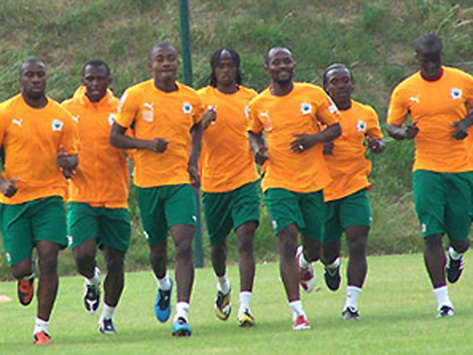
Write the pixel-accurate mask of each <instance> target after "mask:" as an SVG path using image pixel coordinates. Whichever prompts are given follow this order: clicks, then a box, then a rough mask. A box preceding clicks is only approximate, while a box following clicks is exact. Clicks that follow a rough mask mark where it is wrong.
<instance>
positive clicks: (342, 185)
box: [324, 100, 383, 201]
mask: <svg viewBox="0 0 473 355" xmlns="http://www.w3.org/2000/svg"><path fill="white" fill-rule="evenodd" d="M340 125H341V126H342V135H341V136H340V137H338V138H337V139H335V140H334V147H333V151H332V152H333V154H331V155H330V154H326V155H324V157H325V162H326V163H327V167H328V170H329V172H330V177H331V178H332V181H331V182H330V183H329V184H328V185H327V186H326V187H325V188H324V199H325V201H333V200H337V199H339V198H342V197H345V196H348V195H351V194H353V193H355V192H357V191H359V190H361V189H363V188H365V187H368V186H370V183H369V182H368V175H369V174H370V172H371V161H370V160H368V159H366V156H365V152H366V148H365V145H364V141H365V137H370V138H378V139H381V138H383V133H382V132H381V129H380V127H379V122H378V115H377V114H376V112H375V110H374V109H373V108H372V107H370V106H366V105H362V104H360V103H359V102H356V101H354V100H352V101H351V107H350V108H349V109H348V110H342V111H340Z"/></svg>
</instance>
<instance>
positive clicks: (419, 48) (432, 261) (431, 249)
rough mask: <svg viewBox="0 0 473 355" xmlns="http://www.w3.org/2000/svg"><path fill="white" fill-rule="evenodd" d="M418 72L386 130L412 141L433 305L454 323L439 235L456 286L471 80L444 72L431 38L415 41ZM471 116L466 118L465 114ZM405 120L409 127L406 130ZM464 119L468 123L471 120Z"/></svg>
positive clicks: (467, 210)
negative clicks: (445, 240)
mask: <svg viewBox="0 0 473 355" xmlns="http://www.w3.org/2000/svg"><path fill="white" fill-rule="evenodd" d="M415 50H416V58H417V61H418V63H419V67H420V70H419V71H418V72H417V73H415V74H413V75H411V76H410V77H408V78H407V79H405V80H404V81H402V82H401V83H400V84H399V85H398V86H397V87H396V88H395V89H394V91H393V93H392V95H391V102H390V104H389V110H388V117H387V124H386V130H387V132H388V133H389V135H390V136H392V137H393V138H395V139H398V140H403V139H413V138H415V144H416V152H415V160H414V166H413V171H414V174H413V192H414V203H415V208H416V212H417V217H418V219H419V222H420V226H421V232H422V236H423V237H424V242H425V250H424V261H425V266H426V268H427V272H428V274H429V277H430V281H431V282H432V285H433V288H434V294H435V296H436V299H437V306H438V307H437V310H438V314H437V316H438V317H449V316H453V315H454V312H453V305H452V302H451V300H450V298H449V296H448V289H447V284H446V280H445V265H446V258H445V252H444V250H443V248H442V236H443V235H444V234H447V236H448V238H449V240H450V246H449V247H448V250H447V255H448V264H447V268H446V271H447V278H448V281H449V282H451V283H454V282H456V281H457V280H458V279H459V278H460V275H461V273H462V270H463V255H464V253H465V252H466V251H467V250H468V247H469V245H470V242H469V239H468V233H469V231H470V226H471V218H472V208H473V201H472V198H473V197H472V196H473V172H472V170H473V166H472V164H471V163H470V162H469V159H468V150H469V149H471V147H469V146H468V144H466V141H465V140H463V139H464V138H465V137H466V136H467V134H468V127H469V126H470V125H471V124H472V123H473V119H472V115H471V114H470V113H471V112H470V110H471V107H473V77H472V76H470V75H468V74H466V73H464V72H462V71H460V70H458V69H454V68H449V67H446V66H443V65H442V40H441V39H440V38H439V37H437V36H436V35H433V34H426V35H422V36H420V37H419V38H417V40H416V41H415ZM469 114H470V115H469ZM408 115H410V121H411V122H410V123H409V124H408V125H407V126H404V127H403V123H404V122H405V121H406V120H407V117H408ZM468 115H469V116H468Z"/></svg>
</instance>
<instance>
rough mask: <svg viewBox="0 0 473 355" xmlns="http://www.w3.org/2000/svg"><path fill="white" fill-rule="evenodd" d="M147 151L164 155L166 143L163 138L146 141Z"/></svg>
mask: <svg viewBox="0 0 473 355" xmlns="http://www.w3.org/2000/svg"><path fill="white" fill-rule="evenodd" d="M148 143H149V144H148V147H147V149H148V150H151V151H153V152H155V153H164V152H165V151H166V149H167V147H168V143H169V142H168V141H167V140H166V139H164V138H154V139H152V140H150V141H148Z"/></svg>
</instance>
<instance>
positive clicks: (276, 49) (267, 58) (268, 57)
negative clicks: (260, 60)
mask: <svg viewBox="0 0 473 355" xmlns="http://www.w3.org/2000/svg"><path fill="white" fill-rule="evenodd" d="M280 52H284V53H286V54H288V55H289V56H290V57H291V58H292V52H291V51H290V50H289V49H287V48H285V47H273V48H270V49H269V50H268V51H267V52H266V54H265V56H264V62H265V64H266V65H268V64H269V62H270V61H271V58H272V57H274V56H275V55H276V54H277V53H280Z"/></svg>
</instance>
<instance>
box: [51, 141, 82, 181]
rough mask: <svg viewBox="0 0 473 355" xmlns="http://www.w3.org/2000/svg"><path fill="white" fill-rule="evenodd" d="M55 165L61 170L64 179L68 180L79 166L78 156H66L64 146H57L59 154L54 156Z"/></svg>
mask: <svg viewBox="0 0 473 355" xmlns="http://www.w3.org/2000/svg"><path fill="white" fill-rule="evenodd" d="M56 165H57V166H58V168H59V169H61V171H62V174H63V175H64V177H65V178H66V179H70V178H71V177H72V176H73V175H74V174H75V173H76V169H77V166H78V165H79V156H78V155H77V154H67V152H66V150H65V149H64V146H62V145H61V146H59V152H58V153H57V155H56Z"/></svg>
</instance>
